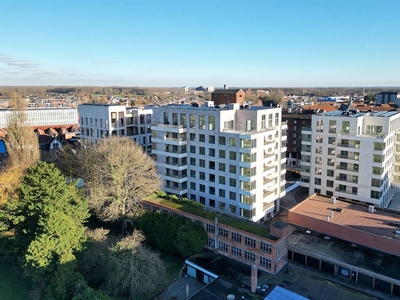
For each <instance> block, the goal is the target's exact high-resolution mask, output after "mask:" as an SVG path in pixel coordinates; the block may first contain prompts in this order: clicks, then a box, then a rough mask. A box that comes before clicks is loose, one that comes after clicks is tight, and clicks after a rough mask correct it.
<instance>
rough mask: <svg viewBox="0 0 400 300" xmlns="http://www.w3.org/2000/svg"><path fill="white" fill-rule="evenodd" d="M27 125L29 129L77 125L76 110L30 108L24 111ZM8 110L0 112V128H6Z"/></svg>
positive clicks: (10, 112)
mask: <svg viewBox="0 0 400 300" xmlns="http://www.w3.org/2000/svg"><path fill="white" fill-rule="evenodd" d="M25 112H26V117H27V120H26V122H27V125H29V126H31V127H70V126H76V125H78V110H77V109H76V108H31V109H27V110H25ZM11 114H12V110H10V109H1V110H0V128H7V123H8V118H9V116H10V115H11Z"/></svg>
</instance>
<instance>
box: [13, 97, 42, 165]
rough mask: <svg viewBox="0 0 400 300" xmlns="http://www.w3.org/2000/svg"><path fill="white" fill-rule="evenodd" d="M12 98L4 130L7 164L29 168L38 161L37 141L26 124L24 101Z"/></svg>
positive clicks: (19, 98)
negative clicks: (5, 133)
mask: <svg viewBox="0 0 400 300" xmlns="http://www.w3.org/2000/svg"><path fill="white" fill-rule="evenodd" d="M12 98H13V100H12V101H11V103H10V108H11V112H10V114H9V116H8V120H7V130H6V131H7V136H6V144H7V152H8V155H9V157H8V159H7V164H8V165H9V166H14V167H15V166H21V167H22V168H29V167H30V166H33V165H35V164H36V163H37V162H38V161H39V159H40V153H39V145H38V139H37V136H36V135H35V133H34V132H33V130H32V128H31V127H30V126H29V125H28V124H27V114H26V103H25V101H24V100H23V99H22V98H21V97H20V96H18V95H17V94H13V96H12Z"/></svg>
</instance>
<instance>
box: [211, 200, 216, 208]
mask: <svg viewBox="0 0 400 300" xmlns="http://www.w3.org/2000/svg"><path fill="white" fill-rule="evenodd" d="M210 207H215V200H213V199H210Z"/></svg>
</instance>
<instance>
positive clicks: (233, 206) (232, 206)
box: [229, 204, 236, 214]
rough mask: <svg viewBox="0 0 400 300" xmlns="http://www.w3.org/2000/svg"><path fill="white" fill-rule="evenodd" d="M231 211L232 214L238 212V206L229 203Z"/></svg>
mask: <svg viewBox="0 0 400 300" xmlns="http://www.w3.org/2000/svg"><path fill="white" fill-rule="evenodd" d="M229 212H230V213H232V214H236V206H235V205H231V204H229Z"/></svg>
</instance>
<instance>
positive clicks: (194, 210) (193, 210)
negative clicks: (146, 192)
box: [148, 195, 271, 238]
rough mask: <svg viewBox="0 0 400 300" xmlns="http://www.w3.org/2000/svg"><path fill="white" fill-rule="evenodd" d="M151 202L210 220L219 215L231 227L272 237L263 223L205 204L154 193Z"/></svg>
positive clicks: (219, 220)
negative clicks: (194, 203) (223, 213)
mask: <svg viewBox="0 0 400 300" xmlns="http://www.w3.org/2000/svg"><path fill="white" fill-rule="evenodd" d="M148 201H150V202H156V203H159V204H162V205H165V206H168V207H171V208H175V209H177V210H180V211H184V212H187V213H190V214H193V215H196V216H199V217H203V218H206V219H208V220H212V221H213V220H215V218H216V217H217V216H218V222H220V223H222V224H225V225H228V226H230V227H234V228H237V229H240V230H243V231H246V232H249V233H252V234H256V235H259V236H262V237H266V238H271V236H270V234H269V229H268V228H267V227H265V226H263V225H261V224H258V223H254V222H251V221H247V220H244V219H239V218H234V217H230V216H227V215H220V214H217V213H216V212H214V211H210V210H208V209H205V207H204V206H202V207H200V206H199V205H196V206H193V205H191V204H190V202H188V201H171V200H167V199H164V198H161V197H157V196H154V195H152V196H151V197H149V198H148Z"/></svg>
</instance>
